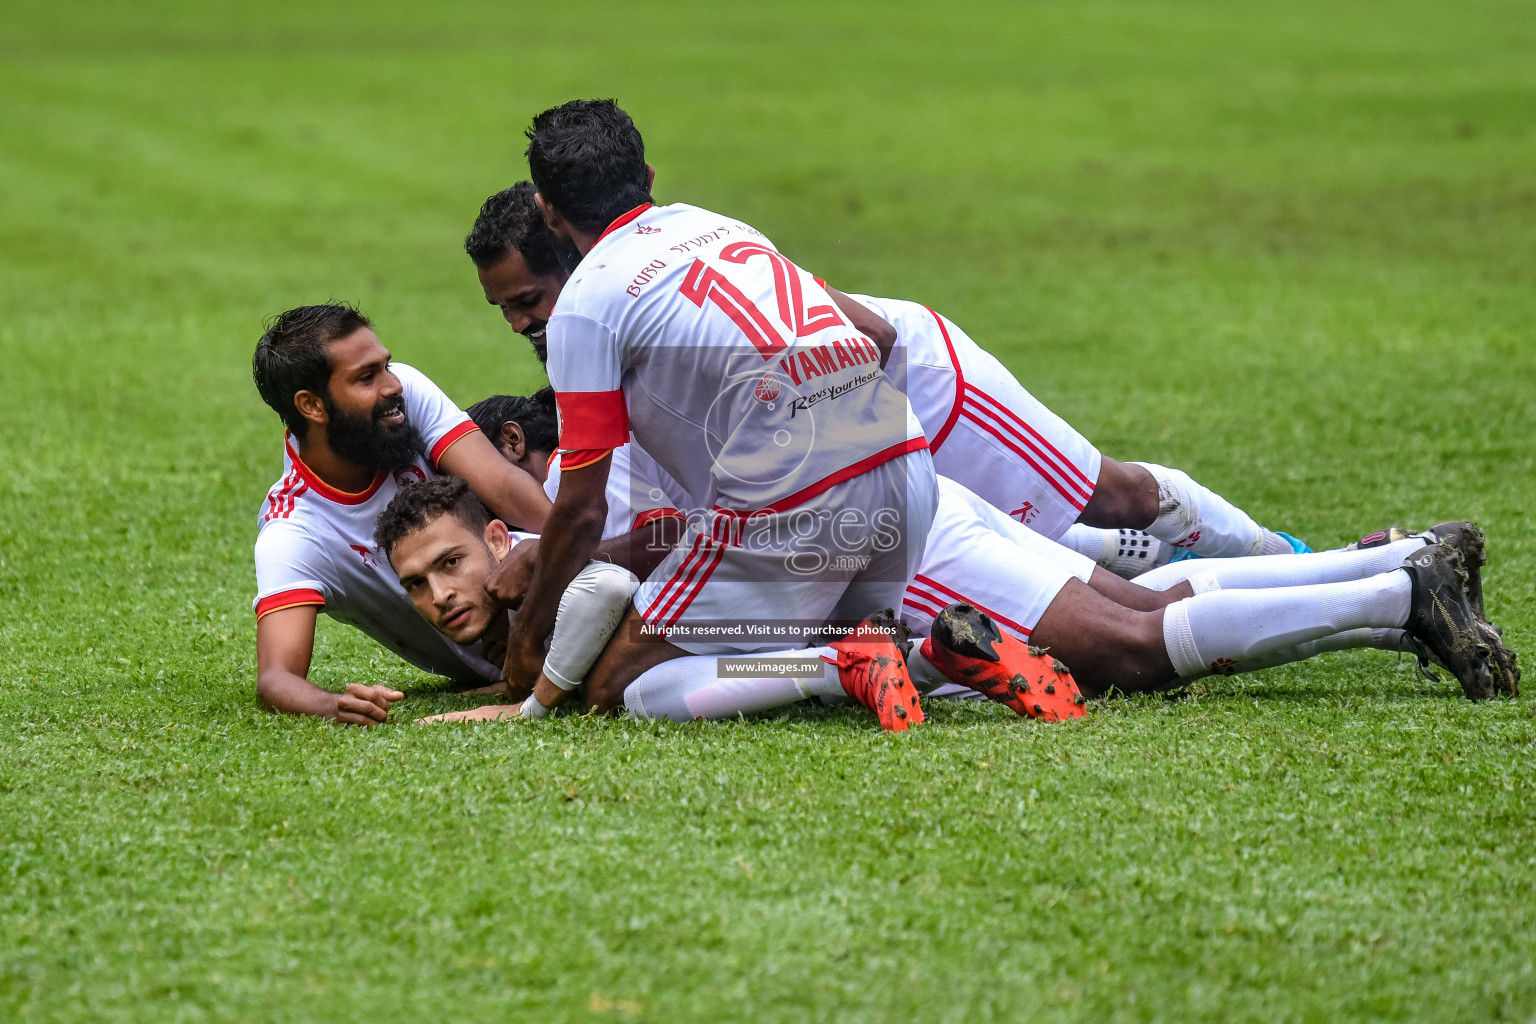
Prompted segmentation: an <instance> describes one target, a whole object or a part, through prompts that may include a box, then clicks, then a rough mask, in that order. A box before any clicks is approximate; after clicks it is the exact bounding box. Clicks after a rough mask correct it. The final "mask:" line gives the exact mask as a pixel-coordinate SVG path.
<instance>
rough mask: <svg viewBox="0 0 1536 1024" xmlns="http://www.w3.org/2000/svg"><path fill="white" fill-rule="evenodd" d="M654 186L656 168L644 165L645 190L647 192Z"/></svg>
mask: <svg viewBox="0 0 1536 1024" xmlns="http://www.w3.org/2000/svg"><path fill="white" fill-rule="evenodd" d="M654 184H656V168H654V167H652V166H651V165H650V164H646V165H645V190H646V191H647V192H649V191H650V190H651V186H652V185H654Z"/></svg>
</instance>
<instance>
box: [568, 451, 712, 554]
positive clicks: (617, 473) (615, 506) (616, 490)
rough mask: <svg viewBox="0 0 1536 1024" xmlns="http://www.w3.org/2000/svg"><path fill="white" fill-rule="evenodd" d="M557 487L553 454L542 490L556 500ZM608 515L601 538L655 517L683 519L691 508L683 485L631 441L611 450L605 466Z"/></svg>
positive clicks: (634, 528) (621, 534)
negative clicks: (607, 464)
mask: <svg viewBox="0 0 1536 1024" xmlns="http://www.w3.org/2000/svg"><path fill="white" fill-rule="evenodd" d="M559 489H560V460H559V459H558V458H552V459H551V460H550V463H549V475H548V476H547V477H545V478H544V493H545V494H547V495H549V500H550V501H554V500H555V494H556V492H557V491H559ZM607 497H608V518H607V520H606V521H605V522H604V523H603V540H609V539H611V538H613V537H621V536H623V535H624V534H626V533H632V532H634V531H635V530H638V529H640V527H642V526H644V525H645V524H646V523H649V522H651V521H653V520H656V519H664V518H666V517H668V516H673V517H676V518H678V519H686V518H687V517H688V515H689V512H690V511H691V509H692V508H693V503H692V500H691V499H690V498H689V497H688V495H687V493H686V492H685V491H684V490H683V488H682V485H681V484H679V483H678V482H677V481H676V480H673V479H672V477H671V476H669V475H668V474H667V471H666V470H664V469H662V468H661V467H660V466H658V465H657V464H656V460H655V459H653V458H651V457H650V456H649V455H647V454H646V453H645V450H644V449H642V448H640V447H638V446H637V445H634V444H625V445H621V446H620V447H618V448H615V449H614V450H613V462H612V464H611V466H610V468H609V470H608V489H607Z"/></svg>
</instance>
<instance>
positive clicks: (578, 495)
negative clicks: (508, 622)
mask: <svg viewBox="0 0 1536 1024" xmlns="http://www.w3.org/2000/svg"><path fill="white" fill-rule="evenodd" d="M612 461H613V457H612V456H611V455H605V456H603V458H601V459H599V460H598V461H597V462H594V463H592V464H591V465H588V466H583V467H581V468H580V469H574V470H569V471H567V472H565V473H563V474H561V477H560V491H559V494H557V495H556V497H555V505H554V509H553V511H552V513H551V515H550V517H549V524H548V527H547V528H546V529H545V531H544V533H543V534H542V535H541V536H540V537H539V553H538V561H537V562H536V563H535V565H534V569H533V579H532V580H531V581H530V582H529V584H528V593H527V596H526V597H525V598H524V599H523V602H522V606H521V607H520V608H519V609H518V612H517V615H515V616H514V617H513V619H512V627H511V629H510V631H509V633H508V636H507V664H508V667H509V668H510V667H514V666H527V665H529V664H530V663H532V661H533V660H534V659H535V658H537V659H538V660H539V661H540V662H542V660H543V643H544V640H545V639H546V638H547V637H548V636H549V635H550V633H552V632H553V631H554V628H555V614H556V611H557V610H558V609H559V606H560V595H561V594H563V593H564V592H565V588H566V587H567V586H569V585H570V582H571V580H573V579H575V578H576V574H577V573H578V572H580V571H581V569H582V567H583V566H585V565H586V564H587V563H588V562H590V561H591V560H592V556H593V555H594V554H595V553H596V552H597V546H598V543H599V541H601V540H602V536H603V522H604V520H605V519H606V518H607V516H608V499H607V497H606V495H605V491H606V489H607V486H608V467H609V465H610V464H611V463H612ZM527 678H528V679H532V678H533V676H528V677H527ZM520 681H521V680H519V679H515V678H513V677H511V676H509V677H508V679H507V682H508V683H510V684H512V685H513V686H514V687H515V686H516V685H517V683H518V682H520Z"/></svg>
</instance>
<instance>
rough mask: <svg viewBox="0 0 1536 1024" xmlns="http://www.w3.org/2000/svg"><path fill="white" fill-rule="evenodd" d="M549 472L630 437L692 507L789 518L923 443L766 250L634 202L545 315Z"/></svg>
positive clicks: (863, 350) (718, 225) (827, 314)
mask: <svg viewBox="0 0 1536 1024" xmlns="http://www.w3.org/2000/svg"><path fill="white" fill-rule="evenodd" d="M548 337H549V376H550V381H551V383H552V384H553V385H554V388H555V391H556V394H557V397H558V402H559V407H560V421H561V425H560V429H561V453H562V456H561V461H562V464H563V465H564V467H565V468H566V469H571V468H575V467H578V466H582V465H587V464H589V463H591V462H593V461H595V460H596V459H597V458H600V457H601V456H602V455H603V454H604V453H605V452H607V451H609V450H611V449H614V448H617V447H619V446H620V445H622V444H624V443H625V441H626V440H627V439H628V438H629V436H630V432H631V431H633V434H634V438H635V440H636V442H637V443H639V444H640V445H642V446H643V447H644V448H645V450H646V451H647V452H648V453H649V454H650V455H651V456H653V457H654V458H655V460H656V461H657V463H658V464H659V465H660V466H661V467H662V468H663V469H664V470H665V471H666V472H667V473H668V474H670V475H671V476H672V477H673V478H674V479H675V480H676V481H677V482H678V483H679V484H681V485H682V487H683V488H684V490H685V491H686V492H687V493H688V494H689V495H691V496H693V497H694V498H695V499H696V500H697V502H698V504H699V505H701V506H704V507H709V506H712V505H718V506H720V507H722V508H724V509H730V510H736V511H754V510H768V511H781V510H784V509H788V508H793V507H795V506H796V505H799V504H801V503H802V502H805V501H807V500H809V499H810V498H813V497H815V496H816V495H818V494H821V493H823V492H824V491H826V490H828V489H830V488H831V487H833V486H835V485H836V484H838V483H840V482H842V481H844V480H848V479H850V478H852V477H854V476H857V475H859V474H860V473H863V472H866V471H867V470H870V469H872V468H874V467H876V466H879V465H881V464H882V463H884V462H886V461H888V460H890V459H894V458H898V457H900V456H902V455H905V454H907V453H909V452H913V451H919V450H921V449H923V448H924V447H926V444H927V442H926V440H925V439H924V437H923V431H922V427H921V425H920V424H919V423H918V421H917V419H916V418H915V417H914V416H913V415H912V412H911V409H910V408H909V407H908V406H907V402H906V399H905V398H904V397H903V396H902V395H901V393H900V392H899V391H898V390H897V389H896V388H895V387H894V386H892V384H891V382H890V380H889V379H888V378H887V377H886V376H885V374H884V373H883V372H882V370H881V368H880V361H879V352H878V350H877V348H876V347H875V345H874V344H873V343H872V342H871V341H869V339H867V338H865V337H864V336H863V335H861V334H860V333H859V332H858V331H857V330H855V329H854V328H853V327H852V326H851V325H850V324H849V323H848V321H847V320H846V319H845V318H844V317H843V315H842V313H841V312H839V311H838V309H837V307H836V305H835V304H834V303H833V301H832V299H831V297H830V296H829V295H828V294H827V293H826V291H825V290H824V289H823V288H822V286H821V285H820V284H818V283H817V282H816V280H815V279H814V278H813V277H812V276H811V275H810V274H808V273H806V272H805V271H803V270H801V269H800V268H799V267H797V266H795V265H794V264H793V263H791V262H789V260H787V259H785V258H784V257H783V256H781V255H780V254H779V253H778V251H777V250H776V249H775V248H774V246H773V243H772V242H770V241H769V240H768V239H767V238H765V237H763V235H762V234H760V233H759V232H758V231H757V230H756V229H754V228H752V227H750V226H749V225H747V224H744V223H742V222H741V221H738V220H735V219H733V218H730V217H725V216H722V215H720V214H717V213H711V212H709V211H708V210H701V209H698V208H697V207H692V206H686V205H683V204H677V205H673V206H664V207H657V206H649V205H646V206H642V207H639V208H637V209H635V210H632V211H630V212H629V213H628V214H625V215H624V216H623V217H620V218H619V219H618V220H616V221H615V222H614V223H613V224H612V225H611V226H610V227H609V228H608V230H607V231H606V232H604V234H603V236H602V237H601V238H600V239H599V240H598V242H597V244H596V245H595V246H594V247H593V249H592V250H591V251H590V252H589V253H588V254H587V256H586V258H584V259H583V260H582V261H581V264H580V266H578V267H577V269H576V272H575V273H574V274H573V275H572V276H571V278H570V280H569V281H568V282H567V283H566V285H565V287H564V289H563V290H562V291H561V293H560V298H559V301H558V302H557V303H556V304H555V310H554V313H553V314H552V315H551V316H550V320H549V328H548Z"/></svg>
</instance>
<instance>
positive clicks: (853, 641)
mask: <svg viewBox="0 0 1536 1024" xmlns="http://www.w3.org/2000/svg"><path fill="white" fill-rule="evenodd" d="M898 633H900V635H901V637H902V638H903V639H904V638H905V627H904V626H902V625H901V624H900V623H899V622H898V621H897V620H896V613H895V612H894V611H892V610H890V609H889V608H886V609H882V610H880V611H878V612H875V613H874V614H872V615H870V616H869V618H867V619H865V620H864V621H863V622H861V623H859V625H858V627H857V628H856V629H854V631H853V632H852V633H850V634H849V635H848V636H847V637H846V638H845V639H843V640H839V641H838V642H837V643H834V644H832V649H833V650H834V651H836V652H837V657H836V658H828V659H827V661H829V662H830V663H831V664H833V665H836V666H837V674H838V681H839V682H841V683H842V686H843V691H844V692H845V693H847V694H848V696H850V697H852V698H853V699H854V700H856V701H858V702H859V703H860V704H863V705H864V706H865V707H867V708H869V710H871V711H873V712H874V713H875V714H876V715H878V716H880V726H881V728H883V729H887V730H890V731H891V732H905V731H906V730H907V729H908V728H909V727H911V726H914V725H920V724H921V723H922V721H923V708H922V705H921V704H919V703H918V699H917V689H916V687H914V686H913V685H912V679H911V677H910V676H909V675H908V674H907V659H906V657H905V656H904V655H903V654H902V647H901V645H900V644H899V643H897V635H898Z"/></svg>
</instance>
